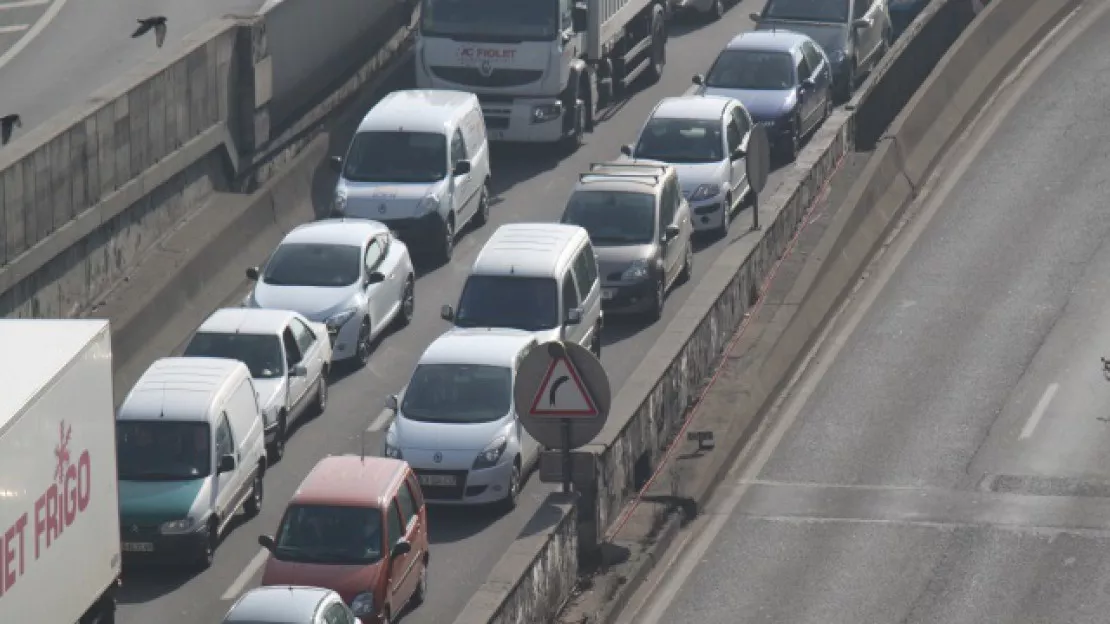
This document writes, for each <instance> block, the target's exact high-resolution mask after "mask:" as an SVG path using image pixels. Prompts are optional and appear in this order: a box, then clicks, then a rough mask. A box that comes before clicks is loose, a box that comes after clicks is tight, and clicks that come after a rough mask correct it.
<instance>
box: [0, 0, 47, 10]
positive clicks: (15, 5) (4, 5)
mask: <svg viewBox="0 0 1110 624" xmlns="http://www.w3.org/2000/svg"><path fill="white" fill-rule="evenodd" d="M44 4H50V0H17V1H16V2H0V11H3V10H4V9H25V8H27V7H36V6H42V5H44Z"/></svg>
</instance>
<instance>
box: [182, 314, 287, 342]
mask: <svg viewBox="0 0 1110 624" xmlns="http://www.w3.org/2000/svg"><path fill="white" fill-rule="evenodd" d="M299 317H300V315H299V314H297V313H296V312H292V311H290V310H271V309H267V308H221V309H219V310H216V311H215V312H213V313H212V316H209V317H208V318H207V319H206V320H205V321H204V323H202V324H201V326H200V328H199V329H197V333H198V334H199V333H204V334H265V335H274V336H280V335H281V333H282V332H283V331H285V328H286V327H288V326H289V323H290V321H292V320H293V319H294V318H299Z"/></svg>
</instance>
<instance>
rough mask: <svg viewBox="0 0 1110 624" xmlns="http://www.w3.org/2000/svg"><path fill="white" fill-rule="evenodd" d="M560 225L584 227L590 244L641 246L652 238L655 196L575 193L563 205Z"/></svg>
mask: <svg viewBox="0 0 1110 624" xmlns="http://www.w3.org/2000/svg"><path fill="white" fill-rule="evenodd" d="M649 188H650V187H649ZM562 222H563V223H572V224H574V225H578V226H581V227H583V228H585V230H586V231H587V232H589V234H590V241H591V242H592V243H593V244H595V245H598V246H601V247H613V246H617V245H645V244H647V243H650V242H652V241H653V240H654V239H655V196H654V195H652V194H651V193H628V192H622V191H577V192H575V193H574V194H572V195H571V196H570V200H569V201H568V202H567V207H566V210H565V211H564V212H563V218H562Z"/></svg>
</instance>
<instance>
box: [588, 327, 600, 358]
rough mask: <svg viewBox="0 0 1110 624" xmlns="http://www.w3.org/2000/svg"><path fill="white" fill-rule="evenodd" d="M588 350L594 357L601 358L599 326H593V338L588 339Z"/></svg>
mask: <svg viewBox="0 0 1110 624" xmlns="http://www.w3.org/2000/svg"><path fill="white" fill-rule="evenodd" d="M590 352H591V353H593V354H594V357H596V358H597V359H599V360H600V359H601V328H600V327H595V328H594V336H593V338H591V339H590Z"/></svg>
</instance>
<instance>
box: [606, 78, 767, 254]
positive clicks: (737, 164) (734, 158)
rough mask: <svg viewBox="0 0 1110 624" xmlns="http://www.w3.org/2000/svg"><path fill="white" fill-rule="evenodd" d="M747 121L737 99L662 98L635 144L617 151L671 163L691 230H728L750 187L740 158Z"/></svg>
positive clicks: (748, 129) (748, 130)
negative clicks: (688, 205) (734, 213)
mask: <svg viewBox="0 0 1110 624" xmlns="http://www.w3.org/2000/svg"><path fill="white" fill-rule="evenodd" d="M751 128H752V121H751V117H750V116H749V115H748V111H747V110H745V109H744V105H743V104H741V103H740V101H739V100H735V99H732V98H727V97H723V96H716V95H683V96H678V97H667V98H663V99H662V100H661V101H660V102H659V104H657V105H656V106H655V110H653V111H652V112H651V115H649V116H648V120H647V123H645V124H644V127H643V129H641V130H640V136H639V138H638V139H637V141H636V143H635V145H626V146H624V147H622V148H621V153H623V154H624V155H625V156H628V157H631V158H633V159H636V160H654V161H660V162H665V163H667V164H670V165H674V167H675V169H676V170H678V181H679V185H680V186H681V187H682V196H683V197H685V198H686V201H687V202H688V203H689V204H690V212H691V213H692V220H693V225H694V230H696V231H707V230H708V231H715V232H717V233H718V234H719V235H722V236H723V235H724V234H726V233H727V232H728V226H729V223H730V222H731V220H732V215H733V212H735V211H736V209H737V208H739V207H740V206H741V205H743V203H744V200H745V198H747V196H748V192H749V191H750V185H749V184H748V167H747V162H746V160H745V155H746V150H747V147H748V137H749V136H750V134H751Z"/></svg>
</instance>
